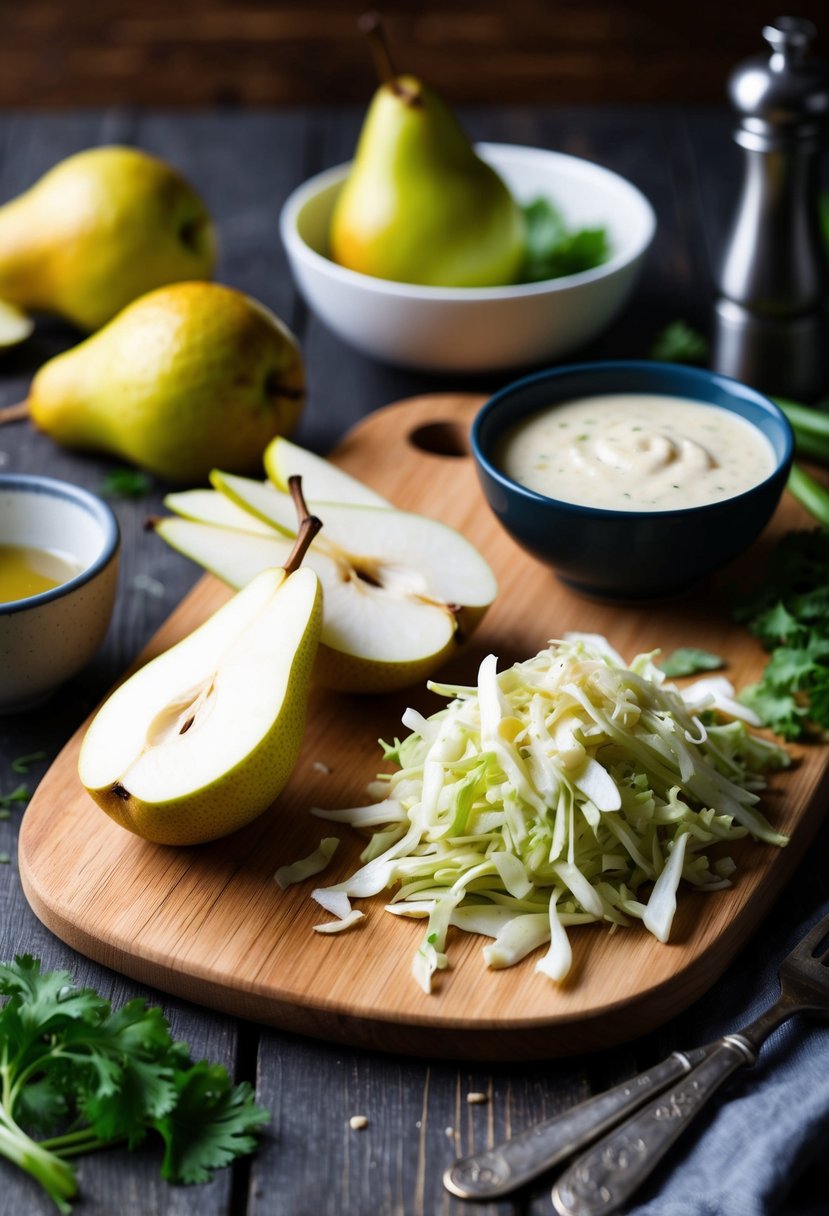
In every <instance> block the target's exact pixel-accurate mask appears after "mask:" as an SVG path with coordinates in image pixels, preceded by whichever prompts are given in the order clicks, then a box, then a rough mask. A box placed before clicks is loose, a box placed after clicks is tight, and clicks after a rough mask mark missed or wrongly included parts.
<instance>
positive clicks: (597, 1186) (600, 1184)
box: [552, 1035, 755, 1216]
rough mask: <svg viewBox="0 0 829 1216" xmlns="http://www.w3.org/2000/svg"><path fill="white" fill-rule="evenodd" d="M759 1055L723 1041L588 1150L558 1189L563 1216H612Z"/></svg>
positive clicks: (737, 1041) (734, 1042)
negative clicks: (720, 1092)
mask: <svg viewBox="0 0 829 1216" xmlns="http://www.w3.org/2000/svg"><path fill="white" fill-rule="evenodd" d="M754 1058H755V1057H754V1052H753V1051H752V1049H751V1048H750V1047H749V1045H748V1044H747V1043H745V1042H744V1041H743V1040H741V1039H739V1038H738V1037H737V1036H736V1035H730V1036H728V1037H726V1038H724V1039H720V1040H719V1041H718V1042H717V1043H715V1044H714V1045H713V1049H712V1050H711V1052H710V1054H709V1055H708V1057H707V1059H705V1060H703V1062H702V1063H701V1064H699V1065H697V1067H696V1068H694V1069H693V1070H692V1071H691V1072H690V1073H688V1075H687V1076H686V1077H684V1078H683V1079H682V1080H681V1081H679V1082H678V1083H677V1084H676V1085H674V1086H673V1087H672V1088H671V1089H669V1090H667V1092H665V1093H662V1094H661V1095H660V1096H659V1097H658V1098H656V1099H654V1101H652V1102H650V1103H649V1104H648V1105H647V1106H646V1107H645V1108H644V1110H640V1111H638V1112H637V1113H636V1114H634V1115H632V1116H631V1118H629V1119H627V1120H626V1121H625V1122H624V1123H622V1124H621V1125H620V1126H619V1127H617V1128H615V1129H614V1130H613V1131H611V1132H609V1133H608V1135H606V1136H604V1137H603V1138H602V1139H601V1140H599V1142H598V1143H597V1144H594V1145H593V1147H592V1148H590V1149H588V1150H587V1152H586V1153H584V1154H583V1155H582V1156H581V1157H579V1158H578V1160H577V1161H575V1162H574V1163H573V1164H572V1165H571V1166H570V1167H569V1169H567V1170H566V1171H565V1172H564V1173H563V1174H562V1176H561V1177H560V1178H559V1180H558V1182H557V1183H556V1185H555V1186H554V1187H553V1195H552V1199H553V1207H554V1208H555V1210H556V1212H558V1213H559V1216H610V1214H611V1213H613V1212H616V1211H618V1209H619V1208H620V1207H621V1206H622V1205H623V1204H624V1203H625V1202H626V1201H627V1200H628V1199H629V1198H630V1196H631V1195H632V1194H633V1193H634V1191H635V1190H636V1189H637V1188H638V1187H639V1186H640V1185H641V1184H642V1183H643V1182H644V1181H645V1179H646V1178H647V1177H648V1176H649V1174H650V1173H651V1171H652V1170H653V1169H654V1167H655V1166H656V1165H657V1163H658V1162H659V1161H661V1160H662V1158H663V1157H664V1156H665V1153H667V1151H668V1149H669V1148H670V1147H671V1145H672V1144H673V1143H674V1141H675V1140H678V1139H679V1137H680V1136H681V1135H682V1133H683V1132H684V1131H685V1129H686V1127H687V1126H688V1124H689V1123H690V1122H691V1121H692V1119H694V1117H695V1116H696V1115H697V1113H698V1112H699V1111H700V1110H701V1109H702V1107H703V1106H704V1105H705V1103H706V1102H707V1101H708V1099H709V1098H710V1097H711V1095H712V1094H713V1093H715V1092H716V1090H717V1089H719V1087H720V1086H721V1085H722V1084H723V1082H724V1081H725V1080H726V1079H727V1078H728V1077H730V1076H731V1074H732V1073H733V1072H735V1071H736V1070H737V1069H738V1068H739V1067H740V1065H741V1064H750V1063H753V1061H754Z"/></svg>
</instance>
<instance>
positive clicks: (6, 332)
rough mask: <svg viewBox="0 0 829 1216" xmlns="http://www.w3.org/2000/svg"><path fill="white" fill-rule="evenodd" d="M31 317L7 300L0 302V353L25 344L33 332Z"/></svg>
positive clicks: (33, 324) (33, 325)
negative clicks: (22, 343)
mask: <svg viewBox="0 0 829 1216" xmlns="http://www.w3.org/2000/svg"><path fill="white" fill-rule="evenodd" d="M34 327H35V323H34V321H33V320H32V318H31V317H29V316H27V315H26V313H25V312H23V311H22V310H21V309H19V308H18V307H17V305H15V304H9V302H8V301H7V300H0V353H1V352H2V351H4V350H10V349H11V347H12V346H19V345H20V343H21V342H25V341H26V339H27V338H28V337H29V335H30V334H31V333H32V331H33V330H34Z"/></svg>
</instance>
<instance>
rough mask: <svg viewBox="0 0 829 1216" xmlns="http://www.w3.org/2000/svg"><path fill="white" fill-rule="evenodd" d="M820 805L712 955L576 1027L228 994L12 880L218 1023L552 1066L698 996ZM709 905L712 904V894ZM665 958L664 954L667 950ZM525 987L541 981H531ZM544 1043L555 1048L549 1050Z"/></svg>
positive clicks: (659, 1020) (88, 941) (96, 946)
mask: <svg viewBox="0 0 829 1216" xmlns="http://www.w3.org/2000/svg"><path fill="white" fill-rule="evenodd" d="M70 742H71V741H70ZM67 746H69V745H67ZM824 797H829V769H826V770H824V772H823V774H822V775H821V778H820V780H819V782H818V784H817V786H816V788H815V791H814V797H813V800H812V802H811V805H810V808H809V810H808V811H807V813H806V814H805V815H804V816H803V817H802V818H801V819H800V821H799V822H798V825H797V829H796V832H795V834H794V835H793V837H792V840H791V842H790V844H789V845H788V846H786V847H787V851H788V850H791V854H790V855H791V857H792V862H791V864H790V866H789V867H788V868H787V869H783V868H782V867H780V866H772V867H771V870H770V879H771V880H770V882H767V883H766V884H765V885H763V886H760V885H755V887H754V888H753V890H752V892H751V894H750V896H749V898H748V900H747V901H746V903H745V904H744V905H743V906H742V907H741V908H740V913H739V916H738V917H736V918H735V920H734V921H732V924H731V925H730V926H729V929H728V931H727V932H726V933H725V934H723V935H721V936H720V937H719V938H718V939H717V943H716V947H717V948H716V950H708V951H704V952H702V953H699V954H696V955H695V956H693V957H692V958H691V959H690V960H689V961H688V963H687V964H686V965H685V966H684V967H683V968H682V969H681V970H680V971H678V972H675V973H674V974H673V975H672V976H670V977H669V978H667V979H665V980H663V981H662V982H661V983H659V984H657V985H655V986H654V987H653V988H649V989H644V990H642V991H640V992H638V993H636V994H635V996H634V997H632V998H628V999H621V1000H619V1001H617V1002H615V1003H613V1004H611V1005H607V1006H605V1007H603V1008H600V1009H594V1010H589V1011H585V1012H583V1013H582V1014H580V1015H579V1016H578V1018H575V1017H574V1016H573V1015H572V1013H563V1014H559V1015H555V1014H554V1015H551V1016H549V1017H537V1018H528V1019H526V1021H523V1022H522V1021H513V1022H510V1023H509V1024H504V1023H503V1022H501V1021H499V1020H498V1019H492V1020H491V1021H489V1020H487V1019H481V1020H480V1021H479V1022H476V1023H472V1024H470V1023H469V1022H468V1021H467V1022H462V1021H461V1020H460V1019H458V1018H452V1017H450V1018H448V1019H444V1020H441V1018H440V1016H437V1017H436V1015H435V1014H434V1012H432V1013H431V1014H430V1013H429V1012H428V1009H427V1008H426V1007H425V1006H424V1012H423V1014H422V1016H417V1017H415V1016H411V1017H410V1016H408V1015H404V1016H402V1017H401V1016H397V1017H394V1018H393V1017H391V1016H389V1017H381V1016H377V1015H372V1014H369V1013H366V1012H365V1011H364V1010H363V1011H360V1010H353V1009H352V1010H349V1009H346V1008H345V1007H343V1005H342V1004H341V1003H339V1002H337V1001H330V1002H326V1001H323V1000H319V999H318V1000H317V1001H316V1002H315V1003H314V1004H304V1003H302V1002H301V1001H297V999H296V997H295V996H294V995H293V994H282V995H281V996H279V997H274V996H273V995H272V994H271V995H268V994H267V992H266V991H264V990H263V989H259V988H258V987H257V985H256V984H246V985H244V986H241V987H237V988H231V987H229V986H228V985H227V982H226V978H225V977H223V976H220V975H211V974H209V972H208V971H206V970H203V969H201V968H196V969H194V970H190V971H185V970H183V969H175V968H170V967H169V966H168V965H167V964H166V963H165V961H164V960H163V959H162V958H161V957H157V958H156V957H153V956H152V954H151V953H145V954H142V955H140V956H139V955H135V954H131V953H130V952H129V950H128V949H127V947H126V944H125V943H121V942H119V941H118V940H117V939H116V938H110V939H108V940H103V939H100V938H96V937H93V936H91V935H90V934H87V933H85V932H84V931H83V930H82V929H80V928H79V927H78V926H77V925H76V924H74V922H73V921H72V920H71V919H69V918H68V917H67V916H66V915H63V914H61V911H60V909H59V908H58V907H57V906H56V905H55V904H54V903H50V902H49V901H48V900H47V899H46V898H45V897H44V896H43V895H42V892H40V891H39V890H38V888H37V883H36V881H35V879H34V876H33V875H32V874H31V873H30V871H29V869H28V866H27V864H26V862H25V852H24V850H23V847H22V841H21V853H20V878H21V883H22V886H23V891H24V894H25V896H26V899H27V900H28V902H29V904H30V906H31V908H32V910H33V911H34V912H35V914H36V915H37V917H38V919H39V920H40V921H41V922H42V923H43V924H44V925H45V926H46V928H47V929H49V930H50V932H52V933H54V934H55V935H56V936H57V937H59V938H60V939H61V940H62V941H64V942H65V943H66V944H67V945H68V946H70V947H72V949H75V950H78V951H79V952H80V953H82V954H84V955H86V956H87V957H89V958H92V959H94V960H95V961H96V962H99V963H102V964H103V965H104V966H107V967H110V968H112V969H113V970H116V971H119V972H122V973H123V974H125V975H129V976H130V977H131V978H132V979H134V980H137V981H138V982H140V983H146V984H149V985H151V986H152V987H154V988H157V989H159V990H160V991H162V992H167V993H169V994H171V995H173V996H176V997H179V998H183V999H184V1000H188V1001H193V1002H195V1003H201V1004H204V1005H206V1006H208V1007H210V1008H212V1009H215V1010H217V1011H219V1012H221V1013H226V1014H230V1015H232V1016H235V1017H242V1018H245V1019H247V1020H249V1021H253V1022H258V1023H262V1024H265V1025H269V1026H273V1027H276V1028H277V1029H280V1030H285V1031H289V1032H291V1033H294V1034H301V1035H303V1036H305V1037H310V1038H317V1039H322V1040H324V1041H331V1042H338V1043H342V1044H344V1045H350V1046H356V1047H360V1048H365V1049H368V1050H377V1051H383V1052H390V1053H393V1054H394V1053H402V1054H410V1055H417V1056H422V1057H434V1058H438V1059H452V1058H458V1059H465V1060H471V1061H490V1062H491V1061H493V1060H499V1061H501V1060H503V1061H509V1060H514V1061H520V1060H542V1059H556V1058H560V1057H564V1056H568V1055H573V1054H578V1053H580V1052H586V1051H596V1050H601V1049H604V1048H606V1047H613V1046H617V1045H619V1044H621V1043H625V1042H630V1041H633V1040H635V1039H637V1038H640V1037H641V1036H642V1035H645V1034H647V1033H649V1032H650V1031H652V1030H655V1029H657V1028H658V1027H659V1026H661V1025H664V1023H665V1022H667V1021H669V1020H670V1019H671V1018H673V1017H676V1016H677V1015H678V1014H680V1013H682V1012H683V1011H684V1010H685V1009H687V1008H688V1007H689V1006H690V1005H691V1004H693V1002H694V1001H695V1000H697V999H698V998H699V997H701V996H703V995H704V994H705V993H706V992H707V991H708V990H709V989H710V988H711V986H712V985H713V984H714V983H716V981H717V980H718V979H719V978H720V977H721V976H722V975H723V974H724V972H725V971H726V970H727V968H728V966H729V964H730V963H731V961H732V960H733V958H734V957H735V956H736V955H737V953H738V952H739V950H740V949H741V948H742V946H743V945H744V944H745V941H746V940H747V939H748V938H750V937H751V936H752V935H753V933H754V932H755V931H756V929H757V928H758V927H759V925H760V924H762V922H763V920H764V919H765V917H766V916H767V915H769V914H770V913H771V911H772V910H773V908H774V905H775V903H776V901H777V899H778V898H779V897H780V895H781V893H782V892H783V890H784V889H785V887H786V886H787V884H788V882H789V881H791V879H792V877H793V875H794V872H795V870H796V868H797V865H798V864H799V862H800V860H801V859H802V857H803V855H804V854H805V852H806V850H807V849H808V847H809V845H810V843H811V841H812V840H813V839H814V837H815V835H816V834H817V831H818V829H819V827H820V825H821V822H822V818H823V813H822V807H821V800H822V799H823V798H824ZM793 846H794V847H793ZM769 847H773V846H769ZM712 897H713V898H716V893H713V894H712ZM378 898H379V897H378ZM482 940H483V939H482ZM666 948H668V949H670V945H669V946H668V947H666ZM467 961H468V960H467ZM413 982H414V981H413ZM530 982H537V983H544V982H547V981H544V980H540V979H539V980H535V979H534V978H533V979H532V980H531V981H530ZM428 1001H429V997H428V996H426V995H425V994H424V1002H428ZM631 1015H636V1016H635V1017H632V1016H631ZM551 1035H552V1036H553V1037H554V1040H555V1041H554V1044H553V1049H552V1050H551V1049H550V1043H549V1039H550V1036H551Z"/></svg>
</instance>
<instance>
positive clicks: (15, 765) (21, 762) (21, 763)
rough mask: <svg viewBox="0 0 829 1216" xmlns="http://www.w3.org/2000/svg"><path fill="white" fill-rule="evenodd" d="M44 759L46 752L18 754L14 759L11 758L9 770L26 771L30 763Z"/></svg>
mask: <svg viewBox="0 0 829 1216" xmlns="http://www.w3.org/2000/svg"><path fill="white" fill-rule="evenodd" d="M45 759H46V752H31V753H30V754H29V755H28V756H18V757H17V759H16V760H12V762H11V770H12V772H13V773H28V771H29V766H30V765H32V764H34V763H35V761H37V760H45Z"/></svg>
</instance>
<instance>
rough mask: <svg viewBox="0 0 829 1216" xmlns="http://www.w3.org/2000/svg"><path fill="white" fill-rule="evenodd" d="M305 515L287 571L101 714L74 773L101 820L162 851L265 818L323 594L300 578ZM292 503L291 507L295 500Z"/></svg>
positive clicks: (286, 752) (310, 579)
mask: <svg viewBox="0 0 829 1216" xmlns="http://www.w3.org/2000/svg"><path fill="white" fill-rule="evenodd" d="M298 499H299V502H300V503H301V505H302V509H303V511H304V512H305V514H304V518H303V522H302V525H301V527H300V531H299V534H298V537H297V544H296V545H295V547H294V549H293V551H292V553H291V554H290V556H289V557H288V559H287V561H286V562H285V565H284V567H283V568H281V569H271V570H264V571H262V573H261V574H259V575H257V577H256V578H255V579H253V581H252V582H250V583H249V584H248V585H247V587H245V588H244V590H243V591H240V592H239V593H238V594H237V595H235V596H234V597H233V599H231V600H229V601H228V603H226V604H224V605H223V606H222V607H221V608H220V609H219V610H218V612H215V613H214V614H213V616H211V617H210V618H209V619H208V620H207V621H205V622H204V624H203V625H200V626H199V628H198V629H196V630H194V632H193V633H191V634H189V635H188V636H187V637H186V638H184V639H183V640H182V641H180V642H179V643H177V645H175V646H173V647H172V648H171V649H170V650H167V651H165V652H164V653H163V654H161V655H159V656H158V657H157V658H155V659H153V660H152V661H151V662H149V663H147V665H146V666H145V667H142V668H140V669H139V670H138V671H137V672H136V673H135V674H134V675H133V676H131V677H130V678H129V679H128V680H127V681H126V682H125V683H124V684H122V685H121V686H120V687H119V688H117V689H116V690H115V692H114V693H113V694H112V695H111V696H110V698H109V699H108V700H107V701H105V702H104V704H103V706H102V707H101V708H100V709H99V711H98V713H97V714H96V716H95V718H94V719H93V721H92V723H91V725H90V727H89V729H88V731H87V733H86V736H85V737H84V741H83V745H82V747H81V752H80V757H79V759H78V772H79V775H80V778H81V781H82V782H83V784H84V785H85V786H86V788H87V789H88V790H89V793H90V794H91V795H92V797H93V798H94V799H95V801H96V802H97V803H98V805H99V806H100V807H101V808H102V809H103V810H104V811H106V813H107V814H108V815H109V816H110V817H111V818H112V819H114V820H115V822H116V823H119V824H120V825H121V826H122V827H125V828H128V829H129V830H130V831H131V832H135V833H136V835H138V836H143V837H144V839H146V840H152V841H155V842H156V843H158V844H200V843H201V842H203V841H206V840H215V839H216V838H217V837H219V836H224V835H226V834H227V833H228V832H232V831H235V830H236V829H237V828H240V827H242V826H243V825H244V824H246V823H249V822H250V821H251V820H252V819H255V818H256V817H257V816H258V815H260V814H261V813H262V812H263V811H264V810H266V809H267V808H268V807H269V806H270V805H271V804H272V803H273V801H274V800H275V799H276V798H277V797H278V795H279V794H280V793H281V791H282V789H283V787H284V786H285V783H286V782H287V780H288V778H289V776H290V775H291V771H292V770H293V767H294V764H295V763H296V759H297V755H298V753H299V748H300V745H301V743H302V737H303V734H304V730H305V714H306V705H307V701H308V691H309V687H310V682H311V670H312V668H313V665H314V658H315V655H316V651H317V644H318V642H319V636H320V628H321V623H322V592H321V590H320V585H319V580H318V579H317V576H316V575H315V574H314V572H313V571H312V570H310V569H307V568H305V569H302V568H298V567H299V564H300V562H301V561H302V558H303V555H304V553H305V550H306V548H307V547H308V545H309V544H310V542H311V539H312V538H313V536H314V534H315V532H316V531H317V530H318V529H319V527H320V521H319V520H318V519H316V518H315V517H313V516H309V515H308V514H307V510H305V507H304V502H302V496H301V492H299V493H298ZM295 501H296V500H295Z"/></svg>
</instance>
